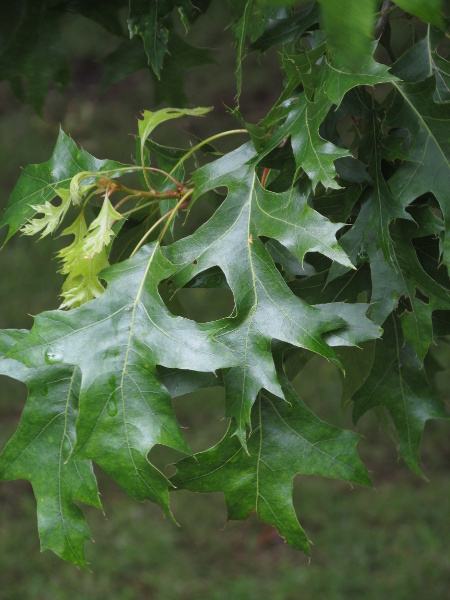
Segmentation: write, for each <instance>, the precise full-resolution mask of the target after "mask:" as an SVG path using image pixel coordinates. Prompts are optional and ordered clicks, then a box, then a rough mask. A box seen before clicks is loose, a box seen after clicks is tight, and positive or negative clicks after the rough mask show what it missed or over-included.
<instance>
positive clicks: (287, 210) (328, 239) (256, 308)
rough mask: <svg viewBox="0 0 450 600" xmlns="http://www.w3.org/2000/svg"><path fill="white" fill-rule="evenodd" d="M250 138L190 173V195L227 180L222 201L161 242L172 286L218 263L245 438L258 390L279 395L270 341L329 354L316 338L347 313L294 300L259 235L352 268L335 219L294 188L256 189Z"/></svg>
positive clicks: (234, 398) (223, 332) (232, 404)
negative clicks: (230, 300)
mask: <svg viewBox="0 0 450 600" xmlns="http://www.w3.org/2000/svg"><path fill="white" fill-rule="evenodd" d="M252 154H253V150H252V147H251V144H246V145H244V146H242V147H241V148H239V149H238V150H236V151H234V152H232V153H231V154H229V155H226V156H225V157H224V158H221V159H219V160H217V161H215V162H213V163H211V164H210V165H208V166H206V167H203V168H202V169H200V170H199V171H197V172H196V174H195V182H196V184H197V187H196V194H197V195H200V194H202V193H203V192H205V191H207V190H209V189H212V188H214V187H217V186H222V185H223V186H227V188H228V196H227V199H226V201H225V202H224V203H223V204H222V205H221V206H220V208H219V209H218V210H217V211H216V213H215V215H214V216H213V217H212V218H211V219H210V220H209V221H208V222H207V223H206V224H205V225H204V226H202V227H200V228H199V229H198V231H197V232H196V233H194V234H193V235H192V236H190V237H187V238H185V239H183V240H181V241H179V242H176V243H175V244H173V245H172V246H170V247H168V248H165V249H164V253H165V255H166V256H167V257H168V258H170V260H171V262H173V263H174V264H178V269H179V270H178V272H177V273H176V274H175V275H174V276H173V277H172V282H173V285H174V286H175V287H180V286H182V285H184V284H186V283H187V282H188V281H190V280H191V279H192V278H193V277H195V276H196V275H197V274H198V273H201V272H203V271H207V270H208V269H211V268H212V267H214V266H219V267H220V268H221V270H222V271H223V273H224V274H225V277H226V279H227V282H228V284H229V286H230V288H231V290H232V291H233V294H234V298H235V309H234V311H233V315H232V316H231V317H230V318H228V319H225V320H223V321H222V323H221V324H220V326H221V329H220V330H219V332H218V333H217V334H216V338H217V339H219V340H220V341H221V342H222V343H223V344H226V345H227V346H229V347H230V348H231V349H232V350H233V351H234V353H235V355H236V356H237V357H238V359H239V365H240V366H239V367H236V368H233V369H231V370H230V371H229V372H228V373H227V374H226V375H225V377H224V381H225V387H226V393H227V415H228V416H232V417H234V419H235V420H236V423H237V427H238V429H237V433H238V435H239V438H240V440H241V442H242V443H243V444H245V437H246V425H247V424H249V423H250V409H251V406H252V404H253V402H254V400H255V398H256V396H257V394H258V392H259V391H260V390H261V389H262V388H264V389H266V390H268V391H270V392H271V393H273V394H275V395H277V396H279V397H281V398H283V393H282V390H281V388H280V385H279V382H278V379H277V375H276V372H275V368H274V364H273V359H272V354H271V341H272V340H273V339H278V340H281V341H284V342H287V343H290V344H293V345H296V346H300V347H302V348H307V349H309V350H311V351H313V352H316V353H319V354H321V355H323V356H325V357H327V358H330V359H332V360H336V355H335V353H334V352H333V350H332V349H331V348H330V347H329V346H328V345H327V344H326V343H325V342H324V341H323V339H322V336H323V335H324V334H325V333H326V332H327V331H330V330H332V329H336V328H339V327H342V326H343V325H345V324H346V322H347V321H346V318H345V317H344V318H342V317H341V315H340V314H339V315H338V314H336V313H334V314H333V313H332V312H331V311H326V312H325V311H324V310H319V309H317V308H313V307H311V306H309V305H308V304H306V303H305V302H303V301H301V300H299V299H297V298H295V297H294V296H293V294H292V293H291V292H290V290H289V288H288V287H287V286H286V284H285V282H284V281H283V279H282V277H281V276H280V274H279V273H278V271H277V269H276V268H275V266H274V264H273V262H272V259H271V257H270V255H269V254H268V252H267V251H266V249H265V247H264V244H263V243H262V242H261V240H260V237H262V236H265V237H270V238H273V239H275V240H277V241H278V242H280V243H281V244H282V245H283V246H284V247H286V248H287V249H288V250H289V251H290V252H292V253H293V255H294V256H295V257H296V258H297V260H298V261H299V262H300V263H302V261H303V258H304V256H305V254H306V252H312V251H316V252H320V253H322V254H324V255H325V256H327V257H329V258H330V259H331V260H335V261H339V262H340V263H342V264H344V265H347V266H351V263H350V262H349V260H348V258H347V256H346V255H345V254H344V253H343V252H342V250H341V248H340V247H339V245H338V243H337V242H336V238H335V234H336V231H337V230H338V229H339V228H340V227H341V225H340V224H332V223H331V222H329V221H328V220H327V219H326V218H325V217H322V216H321V215H319V213H317V212H315V211H314V210H313V209H311V208H310V207H309V206H308V204H307V198H306V197H302V195H301V194H300V193H299V192H297V191H294V190H290V191H288V192H285V193H281V194H275V193H273V192H269V191H267V190H265V189H263V188H262V186H261V184H260V183H259V181H258V179H257V177H256V174H255V172H254V171H253V169H251V168H249V167H247V166H244V167H240V168H238V169H237V170H236V166H237V165H239V166H240V165H242V164H243V163H245V162H246V160H248V159H249V158H251V156H252Z"/></svg>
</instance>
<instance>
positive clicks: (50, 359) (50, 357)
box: [45, 350, 63, 365]
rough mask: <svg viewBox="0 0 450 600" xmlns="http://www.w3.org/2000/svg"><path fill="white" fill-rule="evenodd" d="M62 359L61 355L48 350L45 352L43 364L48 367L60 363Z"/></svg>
mask: <svg viewBox="0 0 450 600" xmlns="http://www.w3.org/2000/svg"><path fill="white" fill-rule="evenodd" d="M62 359H63V355H62V354H60V353H58V352H50V351H49V350H47V352H46V353H45V362H46V363H47V364H48V365H53V364H55V363H60V362H62Z"/></svg>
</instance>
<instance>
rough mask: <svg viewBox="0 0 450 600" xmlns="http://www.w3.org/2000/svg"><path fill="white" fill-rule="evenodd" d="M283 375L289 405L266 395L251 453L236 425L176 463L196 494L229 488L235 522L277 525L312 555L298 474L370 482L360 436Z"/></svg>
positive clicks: (178, 478) (256, 415)
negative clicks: (295, 495) (299, 504)
mask: <svg viewBox="0 0 450 600" xmlns="http://www.w3.org/2000/svg"><path fill="white" fill-rule="evenodd" d="M278 377H279V379H280V382H281V385H282V387H283V392H284V395H285V397H286V400H287V402H283V401H280V399H279V398H277V397H274V396H272V395H271V394H264V395H263V396H260V398H259V399H258V402H257V404H256V405H255V409H256V410H254V411H253V419H252V432H251V435H250V437H249V440H248V452H249V454H248V455H247V454H246V453H245V452H244V450H243V448H242V446H241V445H240V444H239V442H238V440H237V439H236V437H234V436H233V427H230V429H229V430H228V432H227V434H226V435H225V437H224V438H223V439H222V440H221V441H220V442H219V443H218V444H217V445H216V446H214V447H213V448H210V449H209V450H206V451H205V452H201V453H199V454H196V455H195V456H194V457H190V458H187V459H183V460H181V461H180V462H178V463H177V464H176V467H177V469H178V470H177V473H176V474H175V475H174V476H173V477H172V482H173V483H174V485H175V486H176V487H177V488H179V489H188V490H191V491H193V492H200V493H205V492H223V493H224V494H225V500H226V504H227V513H228V519H239V520H242V519H246V518H247V517H248V516H249V515H250V513H252V512H256V514H257V515H258V517H259V518H260V519H262V520H263V521H266V522H267V523H269V524H270V525H273V526H275V527H276V528H277V529H278V532H279V534H280V535H281V536H282V537H283V538H284V539H285V540H286V542H287V543H288V544H290V545H291V546H294V548H297V549H299V550H302V551H303V552H305V553H307V554H309V544H308V538H307V536H306V534H305V532H304V530H303V529H302V527H301V526H300V524H299V523H298V521H297V517H296V514H295V510H294V507H293V503H292V487H293V485H292V484H293V481H292V480H293V478H294V476H295V475H296V474H297V473H303V474H305V475H321V476H322V477H331V478H339V479H344V480H346V481H351V482H355V483H358V484H360V485H370V479H369V477H368V475H367V473H366V471H365V469H364V467H363V465H362V463H361V462H360V460H359V458H358V456H357V454H356V451H355V446H356V443H357V441H358V436H357V435H356V434H354V433H353V432H350V431H343V430H341V429H337V428H335V427H332V426H331V425H328V424H326V423H324V422H323V421H320V420H319V419H318V418H317V417H316V416H315V415H314V414H313V413H312V412H311V411H310V410H309V409H308V408H307V407H306V406H305V404H304V403H303V402H302V401H301V400H300V398H298V396H296V394H295V392H294V390H293V389H292V387H291V386H290V384H289V382H288V380H287V378H286V376H285V375H284V373H283V372H281V371H280V368H279V369H278Z"/></svg>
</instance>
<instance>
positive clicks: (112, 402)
mask: <svg viewBox="0 0 450 600" xmlns="http://www.w3.org/2000/svg"><path fill="white" fill-rule="evenodd" d="M117 410H118V408H117V402H116V399H115V398H114V396H111V398H110V399H109V401H108V404H107V405H106V411H107V413H108V415H109V416H110V417H115V416H116V415H117Z"/></svg>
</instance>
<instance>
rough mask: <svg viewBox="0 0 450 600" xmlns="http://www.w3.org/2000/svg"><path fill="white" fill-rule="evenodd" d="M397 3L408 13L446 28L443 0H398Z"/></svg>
mask: <svg viewBox="0 0 450 600" xmlns="http://www.w3.org/2000/svg"><path fill="white" fill-rule="evenodd" d="M396 4H397V5H398V6H400V8H403V10H404V11H406V12H407V13H409V14H411V15H414V16H415V17H418V18H419V19H423V20H424V21H427V22H428V23H431V24H432V25H435V26H436V27H440V28H441V29H445V24H444V20H443V18H442V15H443V2H442V0H426V1H425V2H424V0H397V1H396Z"/></svg>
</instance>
